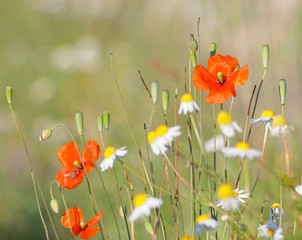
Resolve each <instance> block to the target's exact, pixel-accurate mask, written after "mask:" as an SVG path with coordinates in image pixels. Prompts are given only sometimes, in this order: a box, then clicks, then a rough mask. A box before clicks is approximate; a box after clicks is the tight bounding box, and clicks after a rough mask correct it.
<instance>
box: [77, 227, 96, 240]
mask: <svg viewBox="0 0 302 240" xmlns="http://www.w3.org/2000/svg"><path fill="white" fill-rule="evenodd" d="M99 230H100V227H95V228H86V229H84V230H83V231H82V233H81V235H80V238H82V239H89V238H91V237H93V236H94V235H95V234H96V233H97V232H98V231H99Z"/></svg>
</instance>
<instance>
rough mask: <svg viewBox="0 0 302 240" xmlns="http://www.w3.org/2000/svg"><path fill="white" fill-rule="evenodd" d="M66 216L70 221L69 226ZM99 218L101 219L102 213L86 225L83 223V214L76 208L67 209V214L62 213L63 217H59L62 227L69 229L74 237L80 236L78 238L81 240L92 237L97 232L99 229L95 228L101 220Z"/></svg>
mask: <svg viewBox="0 0 302 240" xmlns="http://www.w3.org/2000/svg"><path fill="white" fill-rule="evenodd" d="M68 215H69V219H70V224H69V220H68ZM101 217H103V213H102V212H100V213H98V214H96V215H95V216H94V217H93V218H91V219H90V220H89V222H88V223H86V224H85V223H84V214H83V212H82V210H81V209H80V208H78V207H74V208H69V209H68V214H67V211H65V212H64V214H63V216H62V217H61V223H62V225H63V226H64V227H66V228H70V229H71V231H72V232H73V234H74V235H76V236H78V235H79V234H81V235H80V238H82V239H89V238H91V237H93V236H94V235H95V234H96V233H97V232H98V231H99V230H100V227H95V228H92V227H93V226H95V225H96V224H97V223H98V221H100V220H101Z"/></svg>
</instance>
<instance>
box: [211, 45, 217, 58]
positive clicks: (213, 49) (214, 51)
mask: <svg viewBox="0 0 302 240" xmlns="http://www.w3.org/2000/svg"><path fill="white" fill-rule="evenodd" d="M215 55H216V43H214V42H212V43H211V44H210V57H213V56H215Z"/></svg>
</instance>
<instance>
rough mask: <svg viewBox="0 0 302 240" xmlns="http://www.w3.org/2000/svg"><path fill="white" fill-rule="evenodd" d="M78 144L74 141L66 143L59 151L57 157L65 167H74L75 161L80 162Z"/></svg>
mask: <svg viewBox="0 0 302 240" xmlns="http://www.w3.org/2000/svg"><path fill="white" fill-rule="evenodd" d="M77 147H79V146H77V145H76V144H75V143H74V142H70V143H65V144H64V145H63V146H62V147H61V148H60V150H59V151H58V152H57V157H58V159H59V160H60V162H61V164H62V165H63V167H65V168H74V164H73V162H74V161H78V162H80V157H79V153H78V150H77Z"/></svg>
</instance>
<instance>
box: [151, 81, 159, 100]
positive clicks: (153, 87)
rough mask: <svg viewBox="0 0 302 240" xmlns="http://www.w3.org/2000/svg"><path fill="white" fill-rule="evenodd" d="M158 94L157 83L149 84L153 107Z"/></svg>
mask: <svg viewBox="0 0 302 240" xmlns="http://www.w3.org/2000/svg"><path fill="white" fill-rule="evenodd" d="M158 92H159V83H158V82H157V81H155V82H152V83H151V95H152V101H153V103H154V105H156V104H157V101H158Z"/></svg>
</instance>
